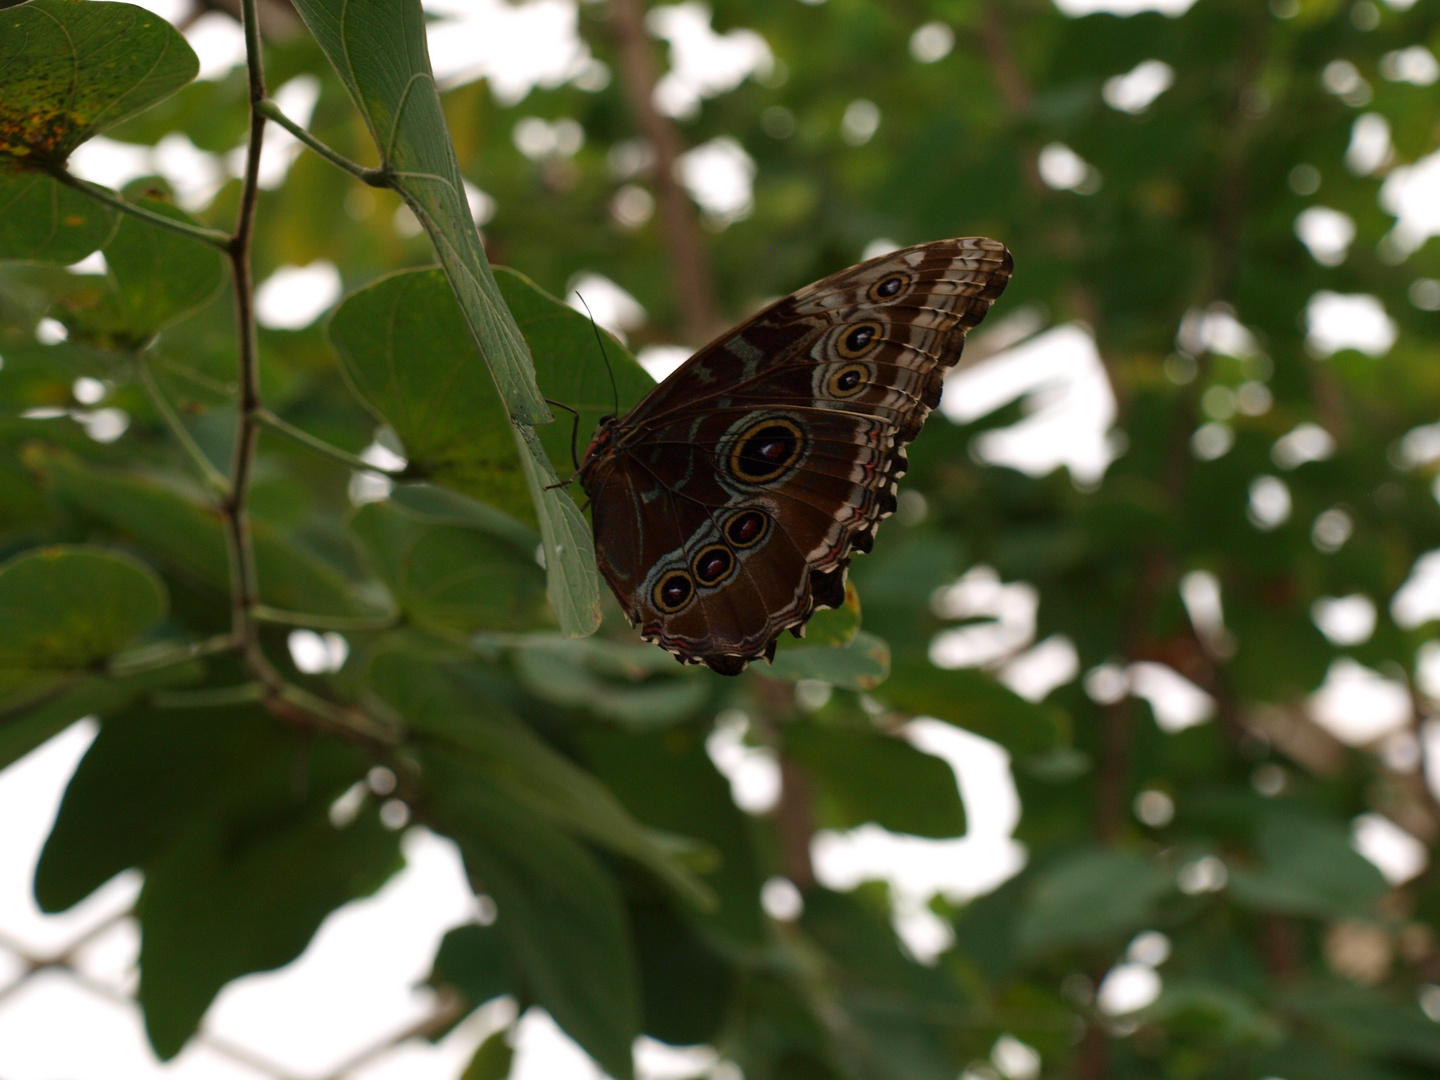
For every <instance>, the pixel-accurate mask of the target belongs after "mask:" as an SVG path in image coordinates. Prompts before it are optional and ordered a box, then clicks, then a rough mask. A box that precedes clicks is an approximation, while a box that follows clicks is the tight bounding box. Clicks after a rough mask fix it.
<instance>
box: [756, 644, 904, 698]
mask: <svg viewBox="0 0 1440 1080" xmlns="http://www.w3.org/2000/svg"><path fill="white" fill-rule="evenodd" d="M756 670H758V671H761V672H762V673H764V674H766V675H771V676H774V677H775V678H777V679H790V680H792V681H795V680H799V679H819V680H820V681H822V682H828V683H830V684H831V685H832V686H839V687H842V688H844V689H846V690H873V689H875V687H877V686H879V685H880V684H881V683H882V682H884V681H885V679H886V677H887V676H888V675H889V674H890V646H889V645H887V644H886V643H885V642H884V641H882V640H880V638H878V637H876V636H875V635H874V634H867V633H866V632H865V631H863V630H859V631H856V633H855V636H854V637H852V638H851V639H850V643H849V644H848V645H844V646H839V647H834V648H826V647H823V646H812V647H810V648H798V649H787V650H785V651H784V652H780V651H778V650H777V651H776V653H775V662H774V663H773V664H771V665H770V666H769V667H768V668H757V669H756Z"/></svg>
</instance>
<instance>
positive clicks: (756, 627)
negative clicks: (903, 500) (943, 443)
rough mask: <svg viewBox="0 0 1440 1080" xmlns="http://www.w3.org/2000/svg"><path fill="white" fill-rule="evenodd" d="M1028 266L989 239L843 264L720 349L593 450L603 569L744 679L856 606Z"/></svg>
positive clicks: (702, 356)
mask: <svg viewBox="0 0 1440 1080" xmlns="http://www.w3.org/2000/svg"><path fill="white" fill-rule="evenodd" d="M1009 277H1010V254H1009V252H1008V251H1006V250H1005V247H1004V245H1003V244H1001V243H999V242H998V241H995V240H988V239H984V238H968V239H961V240H941V241H936V242H935V243H931V244H922V245H919V246H917V247H913V248H906V249H903V250H901V251H897V252H894V253H892V254H890V255H886V256H882V257H880V258H878V259H871V260H870V261H868V262H865V263H861V264H860V265H859V266H854V267H851V268H850V269H848V270H843V271H841V272H840V273H838V274H834V275H832V276H830V277H828V278H825V279H823V280H822V281H819V282H816V283H815V284H814V285H811V286H809V287H807V288H805V289H802V290H800V291H799V292H797V293H795V294H794V295H792V296H789V297H786V298H785V299H783V300H781V301H779V302H777V303H775V304H773V305H771V306H770V307H769V308H767V309H765V310H764V311H762V312H761V313H760V314H759V315H757V316H755V317H754V318H753V319H751V320H750V321H748V322H746V323H744V324H742V325H741V326H739V327H737V328H736V329H734V330H732V331H730V332H728V333H726V334H724V335H722V336H721V337H720V338H719V339H718V340H716V341H715V342H713V343H712V344H710V345H708V346H706V347H705V348H704V349H701V350H700V351H699V352H698V353H696V354H695V355H694V356H693V357H691V358H690V360H688V361H687V362H686V363H685V364H684V365H682V366H681V367H680V368H679V370H677V371H676V372H675V373H674V374H673V375H671V376H670V378H669V379H667V380H666V381H665V382H664V383H662V384H661V385H660V386H658V387H656V388H655V389H654V390H653V391H651V393H650V394H649V395H648V396H647V397H646V398H645V399H644V400H643V401H641V402H640V404H639V405H637V406H636V407H635V409H634V410H632V412H631V413H630V414H629V415H628V416H626V417H625V418H624V419H622V420H620V421H618V422H616V423H614V424H613V425H612V427H611V428H610V430H609V431H608V432H607V433H606V437H605V438H604V439H602V440H600V441H599V442H597V444H596V445H595V446H594V447H592V449H591V451H590V453H589V454H587V455H586V460H585V462H584V464H583V466H582V469H581V474H580V479H581V483H582V484H583V485H584V487H585V490H586V493H587V494H588V495H589V496H590V498H591V502H592V505H593V507H594V510H593V516H594V527H595V550H596V557H597V559H598V561H599V564H600V569H601V571H602V572H603V573H604V575H605V577H606V580H607V581H609V583H610V585H611V588H612V589H614V591H615V594H616V596H617V597H618V598H619V600H620V603H621V605H622V606H623V607H624V609H625V613H626V615H627V616H628V617H629V618H630V620H631V621H632V622H633V623H635V624H636V625H638V626H640V627H641V629H642V632H643V633H644V635H645V637H646V638H647V639H649V640H652V641H655V642H656V643H657V644H659V645H661V646H662V647H664V648H666V649H669V650H670V651H671V652H673V653H674V654H675V655H676V656H677V657H679V658H680V659H681V660H683V661H686V662H689V663H705V664H709V665H710V666H711V667H712V668H714V669H715V670H717V671H721V672H724V673H726V674H733V673H736V672H738V671H740V670H742V669H743V668H744V666H745V664H746V663H747V662H748V661H749V660H752V659H756V658H758V657H762V656H764V657H767V658H768V657H770V656H773V654H774V649H775V641H776V639H777V637H778V636H779V634H780V633H782V632H783V631H784V630H786V629H793V630H794V631H795V632H797V633H798V632H800V630H801V629H802V628H803V624H804V622H805V621H806V620H807V619H808V618H809V617H810V615H811V614H812V613H813V611H814V610H815V608H817V607H833V606H836V605H838V604H839V603H841V602H842V601H843V598H844V590H845V586H844V581H845V571H846V568H847V567H848V565H849V561H850V556H851V554H852V552H854V551H855V550H860V551H868V550H870V546H871V544H872V543H873V538H874V532H875V529H876V527H877V525H878V523H879V521H880V520H881V519H883V518H884V517H886V516H888V515H889V514H890V513H891V512H893V511H894V509H895V487H896V481H897V479H898V478H899V477H900V475H901V474H902V473H903V472H904V471H905V451H904V445H905V444H906V443H908V442H910V441H911V440H912V439H913V438H914V437H915V436H916V435H917V434H918V433H919V431H920V428H921V426H922V425H923V424H924V422H925V418H926V417H927V416H928V415H929V413H930V411H931V409H933V408H934V407H935V406H936V405H937V404H938V403H939V400H940V389H941V383H942V381H943V379H944V375H945V372H946V370H948V369H949V368H951V367H952V366H954V364H955V363H956V361H957V360H958V359H959V357H960V351H961V348H962V346H963V344H964V338H965V332H966V331H967V330H969V329H970V328H971V327H973V326H975V325H976V324H978V323H979V322H980V320H981V319H983V318H984V316H985V313H986V312H987V311H988V310H989V308H990V305H991V303H993V302H994V300H995V298H996V297H998V296H999V295H1000V293H1001V292H1002V291H1003V289H1004V288H1005V283H1006V282H1007V281H1008V280H1009Z"/></svg>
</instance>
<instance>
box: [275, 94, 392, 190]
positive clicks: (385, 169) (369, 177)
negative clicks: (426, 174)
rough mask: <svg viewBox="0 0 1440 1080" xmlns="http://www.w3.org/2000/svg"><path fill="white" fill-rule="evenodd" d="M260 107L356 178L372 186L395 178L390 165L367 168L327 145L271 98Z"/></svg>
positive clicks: (309, 145)
mask: <svg viewBox="0 0 1440 1080" xmlns="http://www.w3.org/2000/svg"><path fill="white" fill-rule="evenodd" d="M259 108H260V111H261V112H262V113H264V114H265V115H266V116H267V117H269V118H270V119H271V120H274V121H275V122H276V123H277V124H279V125H280V126H281V127H283V128H284V129H285V130H286V131H288V132H290V134H291V135H294V136H295V138H297V139H299V140H300V141H301V142H302V143H304V144H305V145H306V146H308V147H309V148H310V149H311V150H314V151H315V153H317V154H319V155H320V156H321V157H323V158H324V159H325V160H326V161H328V162H330V164H332V165H334V166H336V167H337V168H340V169H344V170H345V171H346V172H348V173H349V174H350V175H351V176H353V177H355V179H357V180H360V181H362V182H363V183H366V184H369V185H370V186H371V187H389V186H390V183H391V181H392V180H393V179H394V172H393V171H392V170H391V168H390V167H389V165H380V166H378V167H376V168H374V169H367V168H366V167H365V166H364V165H361V164H360V163H359V162H358V161H351V160H350V159H349V158H347V157H346V156H345V155H344V154H342V153H340V152H338V151H336V150H333V149H331V148H330V147H328V146H326V145H325V144H324V143H323V142H321V141H320V140H319V139H317V138H316V137H315V136H314V135H312V134H310V132H308V131H306V130H305V129H304V128H303V127H301V126H300V125H299V124H297V123H295V121H294V120H291V119H290V118H289V117H288V116H286V115H285V113H284V112H282V111H281V109H280V106H279V105H277V104H276V103H275V102H274V101H272V100H271V99H269V98H266V99H265V100H264V101H262V102H261V103H260V106H259Z"/></svg>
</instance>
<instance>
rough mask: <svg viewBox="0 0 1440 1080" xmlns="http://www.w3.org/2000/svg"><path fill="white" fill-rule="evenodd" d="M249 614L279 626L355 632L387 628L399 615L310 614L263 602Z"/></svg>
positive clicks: (260, 620) (394, 623) (398, 618)
mask: <svg viewBox="0 0 1440 1080" xmlns="http://www.w3.org/2000/svg"><path fill="white" fill-rule="evenodd" d="M250 614H251V615H253V616H254V617H255V620H256V621H257V622H266V623H278V624H279V625H281V626H308V627H311V628H313V629H316V630H340V631H345V630H350V631H353V632H355V633H362V632H365V631H371V630H388V629H390V628H391V627H392V626H396V625H398V624H399V622H400V616H399V615H377V616H374V617H373V618H366V617H364V616H359V615H312V614H311V613H309V612H307V611H282V610H281V609H280V608H272V607H267V606H266V605H265V604H256V605H255V606H254V607H253V608H251V609H250Z"/></svg>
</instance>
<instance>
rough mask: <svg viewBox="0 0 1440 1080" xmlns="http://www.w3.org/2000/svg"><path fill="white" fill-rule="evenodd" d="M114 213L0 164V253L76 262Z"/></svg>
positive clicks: (109, 226)
mask: <svg viewBox="0 0 1440 1080" xmlns="http://www.w3.org/2000/svg"><path fill="white" fill-rule="evenodd" d="M0 19H3V15H0ZM118 216H119V215H117V214H116V212H115V211H113V210H111V209H110V208H109V207H108V206H106V205H105V204H104V203H101V202H97V201H95V200H94V199H91V198H89V197H87V196H86V195H83V194H82V193H80V192H78V191H76V190H75V189H74V188H72V187H67V186H66V185H64V184H62V183H60V182H59V181H58V180H54V179H52V178H51V177H49V176H46V175H45V174H44V173H37V172H22V171H20V170H17V169H12V168H6V167H4V166H0V259H20V260H24V261H26V262H36V263H47V264H49V265H51V266H68V265H69V264H70V263H74V262H79V261H80V260H81V259H83V258H85V256H86V255H89V254H90V253H91V252H92V251H95V250H96V249H97V248H99V247H101V246H102V245H103V244H104V243H105V241H106V240H108V239H109V238H110V234H111V233H113V232H114V231H115V224H116V219H117V217H118Z"/></svg>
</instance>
